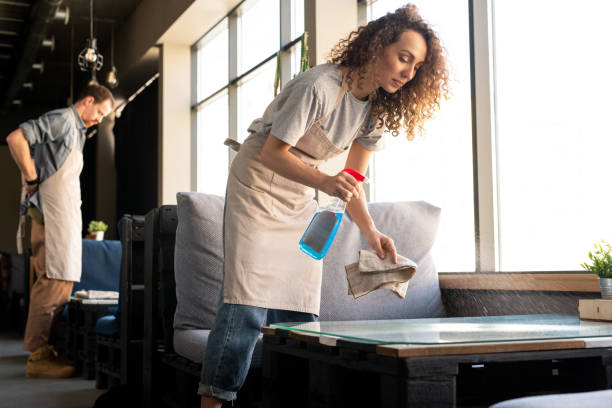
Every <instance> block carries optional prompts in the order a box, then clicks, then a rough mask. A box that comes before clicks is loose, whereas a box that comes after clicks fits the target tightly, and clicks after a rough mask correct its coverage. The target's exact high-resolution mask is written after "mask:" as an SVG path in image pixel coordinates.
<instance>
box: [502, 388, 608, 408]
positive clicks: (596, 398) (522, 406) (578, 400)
mask: <svg viewBox="0 0 612 408" xmlns="http://www.w3.org/2000/svg"><path fill="white" fill-rule="evenodd" d="M560 407H563V408H610V407H612V390H604V391H593V392H578V393H572V394H555V395H541V396H536V397H526V398H516V399H512V400H508V401H503V402H500V403H497V404H495V405H492V406H491V408H560Z"/></svg>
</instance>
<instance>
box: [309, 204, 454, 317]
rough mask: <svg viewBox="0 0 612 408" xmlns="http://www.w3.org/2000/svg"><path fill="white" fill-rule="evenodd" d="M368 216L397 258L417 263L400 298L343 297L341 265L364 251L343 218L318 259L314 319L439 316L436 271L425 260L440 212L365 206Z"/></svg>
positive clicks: (379, 294) (384, 293)
mask: <svg viewBox="0 0 612 408" xmlns="http://www.w3.org/2000/svg"><path fill="white" fill-rule="evenodd" d="M368 211H369V212H370V215H371V216H372V219H373V220H374V225H376V228H377V229H378V230H379V231H380V232H382V233H383V234H385V235H388V236H389V237H391V238H392V239H393V241H394V243H395V247H396V249H397V253H398V254H400V255H402V256H405V257H407V258H409V259H411V260H413V261H414V262H416V264H417V271H416V273H415V274H414V276H413V277H412V279H411V280H410V285H409V286H408V291H407V292H406V297H405V298H404V299H400V298H399V297H397V296H396V295H395V294H394V293H393V292H391V291H389V290H386V289H383V290H376V291H373V292H371V293H369V294H367V295H365V296H362V297H360V298H358V299H354V298H353V296H347V293H348V282H347V280H346V272H345V269H344V266H345V265H348V264H352V263H354V262H357V261H358V260H359V250H361V249H370V247H369V246H368V244H367V242H366V240H365V237H364V236H363V234H361V232H360V231H359V228H358V227H357V225H356V224H355V223H354V222H353V221H352V220H351V219H350V217H347V216H345V217H344V218H345V219H343V220H342V223H341V224H340V228H339V229H338V233H337V234H336V238H335V239H334V242H333V243H332V245H331V247H330V248H329V252H328V253H327V255H326V256H325V258H323V283H322V288H321V315H320V316H319V320H336V321H338V320H374V319H410V318H420V317H439V316H444V314H445V312H444V307H443V305H442V299H441V294H440V285H439V280H438V272H437V270H436V267H435V265H434V262H433V257H432V255H431V247H432V246H433V244H434V240H435V237H436V231H437V228H438V221H439V218H440V209H439V208H437V207H434V206H433V205H431V204H428V203H426V202H424V201H415V202H393V203H384V202H381V203H371V204H369V205H368Z"/></svg>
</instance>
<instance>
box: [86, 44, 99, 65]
mask: <svg viewBox="0 0 612 408" xmlns="http://www.w3.org/2000/svg"><path fill="white" fill-rule="evenodd" d="M97 59H98V53H97V52H96V50H95V49H93V48H91V47H90V48H87V51H86V52H85V60H87V61H88V62H91V63H94V62H96V60H97Z"/></svg>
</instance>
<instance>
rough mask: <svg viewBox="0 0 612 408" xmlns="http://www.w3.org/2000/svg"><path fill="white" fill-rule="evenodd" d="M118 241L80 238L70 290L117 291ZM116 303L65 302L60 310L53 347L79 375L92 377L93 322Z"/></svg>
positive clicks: (118, 268) (119, 255)
mask: <svg viewBox="0 0 612 408" xmlns="http://www.w3.org/2000/svg"><path fill="white" fill-rule="evenodd" d="M120 270H121V242H120V241H111V240H106V241H95V240H91V239H84V240H83V252H82V274H81V280H80V282H75V284H74V288H73V291H72V293H73V294H74V293H75V292H76V291H78V290H103V291H119V275H120ZM116 310H117V307H116V306H110V307H109V306H108V305H104V304H82V303H76V302H69V303H68V304H67V305H66V307H64V310H63V312H62V320H61V321H60V324H59V327H58V333H59V335H58V336H57V341H56V347H57V349H58V350H59V351H60V352H62V353H63V354H65V355H66V356H68V357H69V358H70V359H71V360H73V361H74V362H75V364H76V368H77V372H78V373H79V374H81V375H82V376H83V378H85V379H88V380H92V379H94V378H95V355H96V322H97V320H98V319H99V318H100V317H102V316H105V315H107V314H109V313H114V312H116Z"/></svg>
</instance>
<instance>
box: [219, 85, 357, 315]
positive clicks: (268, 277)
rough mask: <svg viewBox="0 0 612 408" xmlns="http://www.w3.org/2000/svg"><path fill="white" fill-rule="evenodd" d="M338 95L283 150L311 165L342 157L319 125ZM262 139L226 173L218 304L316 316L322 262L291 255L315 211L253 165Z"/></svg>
mask: <svg viewBox="0 0 612 408" xmlns="http://www.w3.org/2000/svg"><path fill="white" fill-rule="evenodd" d="M346 91H347V87H346V84H344V83H343V85H342V87H341V89H340V91H339V93H338V97H337V99H336V102H335V104H334V106H333V108H332V109H331V111H330V112H328V113H327V114H326V115H325V116H324V117H323V118H322V119H320V120H318V121H316V122H315V123H314V124H313V125H312V126H310V128H308V130H307V131H306V133H305V134H304V135H303V136H302V137H301V138H300V139H299V141H298V143H297V144H296V146H295V147H292V148H291V149H289V151H290V152H291V153H292V154H294V155H295V156H297V157H298V158H299V159H300V160H301V161H302V162H304V163H306V164H308V165H310V166H312V167H315V166H317V165H319V164H320V163H322V162H324V161H326V160H328V159H330V158H332V157H335V156H337V155H339V154H340V153H342V152H343V151H344V150H343V149H342V148H339V147H337V146H335V145H334V144H333V143H332V142H331V141H330V140H329V138H328V137H327V135H326V134H325V133H324V132H323V130H322V124H323V123H324V122H325V120H326V119H327V118H328V117H329V116H330V115H331V113H332V112H333V111H334V110H335V109H336V107H337V106H338V105H339V104H340V102H341V100H342V98H343V97H344V95H345V93H346ZM366 120H367V118H366ZM362 127H363V124H362ZM360 131H361V129H360ZM360 131H359V132H357V135H359V134H360ZM266 137H267V136H266V135H258V134H251V135H250V136H249V137H247V139H246V140H245V141H244V143H243V144H242V145H241V146H240V150H239V152H238V155H237V156H236V158H235V159H234V161H233V162H232V166H231V168H230V174H229V177H228V184H227V193H226V209H225V219H224V223H225V225H224V232H225V242H224V245H225V280H224V292H223V300H224V302H225V303H235V304H244V305H251V306H258V307H263V308H268V309H282V310H293V311H298V312H307V313H314V314H317V315H318V314H319V305H320V298H321V278H322V262H321V261H316V260H314V259H312V258H311V257H309V256H308V255H306V254H304V253H302V252H301V251H300V249H299V241H300V237H301V236H302V234H303V233H304V231H305V230H306V227H307V226H308V223H309V222H310V219H311V218H312V216H313V215H314V213H315V211H316V208H317V203H316V201H314V199H313V198H314V190H313V189H312V188H310V187H307V186H305V185H303V184H301V183H297V182H295V181H292V180H289V179H287V178H285V177H283V176H280V175H279V174H277V173H274V172H273V171H272V170H271V169H269V168H268V167H266V166H265V165H264V164H263V163H262V162H261V150H262V147H263V145H264V144H265V142H266Z"/></svg>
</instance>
